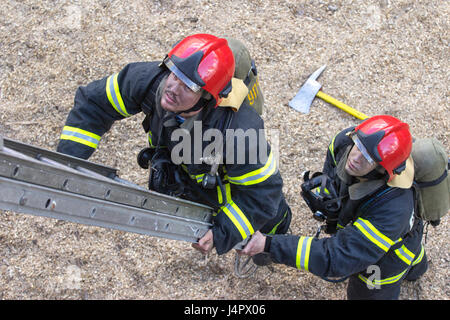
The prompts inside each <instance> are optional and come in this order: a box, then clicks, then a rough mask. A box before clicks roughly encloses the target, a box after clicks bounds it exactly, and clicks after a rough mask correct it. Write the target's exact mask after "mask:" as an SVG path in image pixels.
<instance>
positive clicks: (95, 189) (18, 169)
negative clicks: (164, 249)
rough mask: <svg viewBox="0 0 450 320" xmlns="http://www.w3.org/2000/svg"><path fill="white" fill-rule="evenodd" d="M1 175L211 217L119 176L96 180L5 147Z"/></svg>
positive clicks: (204, 210)
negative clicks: (127, 181)
mask: <svg viewBox="0 0 450 320" xmlns="http://www.w3.org/2000/svg"><path fill="white" fill-rule="evenodd" d="M0 176H4V177H11V178H14V179H15V180H19V181H23V182H27V183H32V184H38V185H42V186H45V187H49V188H55V189H59V190H63V191H68V192H73V193H77V194H80V195H85V196H89V197H94V198H98V199H104V200H108V201H113V202H117V203H121V204H125V205H130V206H134V207H137V208H145V209H149V210H155V209H157V208H159V210H162V211H163V212H164V213H168V214H174V215H181V214H190V215H193V216H197V217H198V219H202V220H205V221H206V220H208V219H210V217H209V216H210V213H211V210H212V209H211V208H210V207H208V206H205V205H202V204H198V203H194V202H191V201H188V200H184V199H179V198H174V197H171V196H168V195H165V194H160V193H157V192H154V191H151V190H145V189H143V188H136V187H135V186H133V184H131V183H128V184H126V183H124V181H126V180H123V179H120V180H117V179H118V177H116V178H115V179H107V178H106V177H102V179H99V178H98V177H97V176H96V175H90V174H88V173H87V172H86V171H79V170H75V169H73V168H70V167H67V166H64V165H60V164H59V165H55V164H53V163H48V162H43V161H39V160H37V159H34V158H31V157H29V156H26V155H22V154H20V153H19V152H17V151H15V150H10V149H9V148H6V147H4V148H3V150H0ZM105 179H107V180H105Z"/></svg>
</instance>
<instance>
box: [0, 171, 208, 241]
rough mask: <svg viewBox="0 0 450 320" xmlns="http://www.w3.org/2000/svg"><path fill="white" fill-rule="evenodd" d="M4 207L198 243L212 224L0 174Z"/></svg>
mask: <svg viewBox="0 0 450 320" xmlns="http://www.w3.org/2000/svg"><path fill="white" fill-rule="evenodd" d="M0 190H2V197H1V198H0V205H1V207H2V208H3V209H4V210H11V211H14V212H21V213H27V214H31V215H36V216H43V217H47V218H54V219H59V220H64V221H69V222H75V223H80V224H84V225H90V226H97V227H103V228H109V229H116V230H121V231H126V232H133V233H139V234H145V235H149V236H157V237H162V238H167V239H173V240H182V241H187V242H197V240H198V239H199V238H201V237H202V236H203V235H204V234H205V233H206V232H207V231H208V230H209V229H210V228H211V223H208V222H202V221H198V220H193V219H189V218H185V217H178V216H172V215H167V214H163V213H159V212H154V211H150V210H143V209H139V208H133V207H129V206H125V205H121V204H115V203H111V202H108V201H104V200H100V199H94V198H89V197H85V196H82V195H77V194H73V193H68V192H64V191H60V190H54V189H50V188H46V187H42V186H35V185H30V184H28V183H23V182H20V181H17V180H13V179H8V178H4V177H0Z"/></svg>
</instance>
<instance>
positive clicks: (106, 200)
mask: <svg viewBox="0 0 450 320" xmlns="http://www.w3.org/2000/svg"><path fill="white" fill-rule="evenodd" d="M0 209H3V210H11V211H14V212H20V213H27V214H32V215H37V216H44V217H49V218H55V219H60V220H65V221H70V222H75V223H81V224H86V225H92V226H98V227H103V228H110V229H117V230H122V231H126V232H134V233H139V234H145V235H149V236H155V237H161V238H166V239H174V240H181V241H187V242H197V241H198V239H199V238H201V237H202V236H203V235H204V234H205V233H206V232H207V231H208V230H209V229H210V228H211V226H212V224H211V220H212V214H213V210H212V208H210V207H208V206H205V205H202V204H198V203H194V202H191V201H187V200H183V199H180V198H176V197H170V196H167V195H164V194H159V193H156V192H153V191H149V190H147V189H145V188H142V187H140V186H138V185H136V184H133V183H131V182H129V181H126V180H123V179H121V178H119V177H118V176H117V170H116V169H114V168H110V167H106V166H101V165H98V164H95V163H93V162H89V161H86V160H82V159H78V158H75V157H71V156H68V155H64V154H61V153H58V152H53V151H49V150H45V149H41V148H37V147H34V146H31V145H29V144H24V143H21V142H17V141H14V140H10V139H7V138H4V137H2V136H1V135H0Z"/></svg>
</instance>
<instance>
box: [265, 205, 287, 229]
mask: <svg viewBox="0 0 450 320" xmlns="http://www.w3.org/2000/svg"><path fill="white" fill-rule="evenodd" d="M287 214H288V210H286V212H285V213H284V215H283V218H281V220H280V222H278V223H277V224H276V225H275V226H274V227H273V228H272V230H270V232H269V233H268V234H275V232H276V231H277V229H278V226H279V225H280V224H281V223H282V222H283V221H284V219H286V216H287Z"/></svg>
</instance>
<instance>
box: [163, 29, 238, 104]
mask: <svg viewBox="0 0 450 320" xmlns="http://www.w3.org/2000/svg"><path fill="white" fill-rule="evenodd" d="M164 64H165V65H166V67H167V68H168V69H169V70H170V71H172V72H173V73H174V74H175V75H176V76H177V77H178V78H179V79H181V80H182V81H183V82H184V83H185V84H186V85H187V86H188V87H189V88H191V90H193V91H195V92H197V91H199V90H200V88H203V89H204V90H206V91H207V92H209V93H210V94H211V95H212V96H213V97H214V99H215V102H216V103H215V105H218V104H219V103H220V101H221V100H222V97H226V96H227V95H228V93H229V92H230V91H231V78H232V77H233V74H234V56H233V52H232V51H231V49H230V47H229V46H228V42H227V40H225V39H222V38H218V37H216V36H213V35H210V34H195V35H192V36H188V37H186V38H184V39H183V40H181V41H180V42H178V43H177V44H176V45H175V47H174V48H173V49H172V50H171V51H170V52H169V54H168V55H167V56H166V58H165V59H164Z"/></svg>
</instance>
